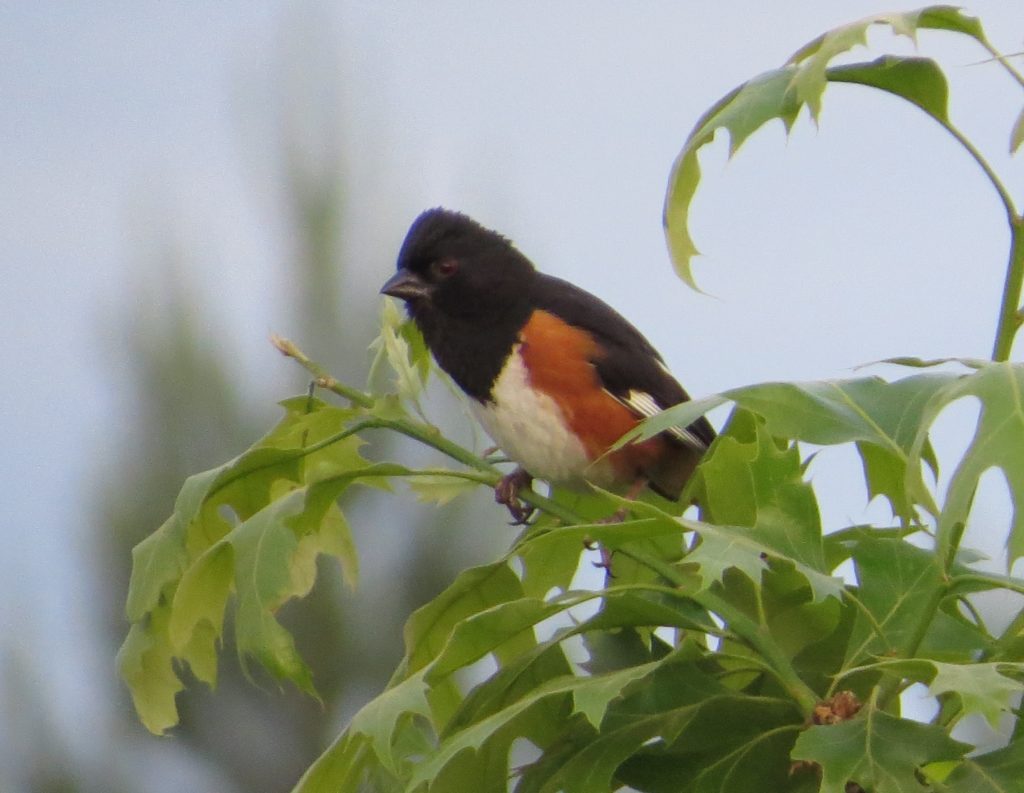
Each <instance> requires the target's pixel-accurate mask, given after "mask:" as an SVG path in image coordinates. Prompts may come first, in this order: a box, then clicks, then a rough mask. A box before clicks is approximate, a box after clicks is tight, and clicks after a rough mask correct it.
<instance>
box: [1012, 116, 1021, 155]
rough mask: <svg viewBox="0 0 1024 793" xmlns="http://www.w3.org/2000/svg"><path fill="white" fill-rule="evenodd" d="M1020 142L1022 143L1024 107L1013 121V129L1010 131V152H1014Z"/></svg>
mask: <svg viewBox="0 0 1024 793" xmlns="http://www.w3.org/2000/svg"><path fill="white" fill-rule="evenodd" d="M1022 143H1024V109H1022V110H1021V111H1020V115H1019V116H1017V120H1016V121H1015V122H1014V123H1013V130H1012V131H1011V132H1010V154H1016V153H1017V149H1019V148H1020V145H1021V144H1022Z"/></svg>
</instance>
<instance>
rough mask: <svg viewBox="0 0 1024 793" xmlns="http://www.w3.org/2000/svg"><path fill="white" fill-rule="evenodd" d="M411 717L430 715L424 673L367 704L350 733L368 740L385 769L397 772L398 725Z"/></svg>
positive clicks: (350, 728)
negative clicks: (395, 743) (395, 748)
mask: <svg viewBox="0 0 1024 793" xmlns="http://www.w3.org/2000/svg"><path fill="white" fill-rule="evenodd" d="M412 714H416V715H419V716H423V717H424V718H429V717H430V715H431V714H430V706H429V704H428V703H427V684H426V682H425V681H424V679H423V673H422V672H421V673H418V674H414V675H411V676H410V677H407V678H406V679H405V680H403V681H402V682H400V683H398V684H397V685H395V686H392V687H391V688H389V689H388V690H387V691H385V692H384V693H382V694H380V695H379V696H377V697H376V698H374V699H372V700H371V701H370V702H369V703H368V704H366V705H364V706H363V707H362V708H361V709H360V711H359V712H358V713H356V715H355V716H354V717H353V719H352V724H351V725H350V726H349V729H348V732H349V733H351V734H352V735H365V736H366V737H367V738H369V740H370V746H371V747H372V748H373V751H374V753H375V754H376V755H377V757H378V758H379V759H380V761H381V763H382V764H383V765H384V767H385V768H386V769H387V770H388V771H391V772H392V773H396V772H397V771H398V761H397V758H396V757H395V754H394V751H393V748H394V737H395V732H396V726H397V725H398V723H399V721H400V720H402V719H405V718H407V717H408V716H410V715H412Z"/></svg>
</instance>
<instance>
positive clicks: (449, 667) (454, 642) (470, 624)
mask: <svg viewBox="0 0 1024 793" xmlns="http://www.w3.org/2000/svg"><path fill="white" fill-rule="evenodd" d="M594 597H597V595H596V594H591V593H587V594H585V595H582V596H575V597H563V598H559V599H557V600H555V601H551V602H545V601H543V600H538V599H536V598H522V599H520V600H512V601H509V602H507V603H499V604H498V605H496V606H492V607H491V608H489V609H485V610H483V611H480V612H477V613H476V614H473V615H471V616H469V617H467V618H466V619H464V620H463V621H461V622H460V623H458V624H457V625H456V626H455V629H454V630H453V631H452V632H451V635H450V637H449V639H448V642H447V643H446V645H445V647H444V649H443V650H442V651H441V653H440V654H439V655H438V656H437V658H436V659H435V661H434V662H433V663H432V664H431V665H430V667H429V668H428V672H427V679H428V680H429V681H430V682H431V683H434V682H435V681H437V680H438V679H440V678H442V677H444V676H445V675H450V674H451V673H452V672H454V671H455V670H456V669H459V668H460V667H463V666H467V665H468V664H471V663H473V662H474V661H476V660H478V659H480V658H482V657H483V656H484V655H486V654H487V653H490V652H496V653H497V655H498V657H499V658H501V657H502V655H503V654H506V655H507V656H509V657H515V656H517V655H520V654H522V653H523V652H525V651H527V650H529V649H530V648H532V647H533V646H534V645H535V644H536V643H537V642H536V637H535V636H534V633H533V626H535V625H536V624H537V623H539V622H542V621H544V620H545V619H548V618H549V617H552V616H554V615H555V614H558V613H559V612H562V611H565V610H566V609H568V608H571V607H572V606H574V605H578V604H579V603H582V602H585V601H587V600H590V599H592V598H594ZM517 640H518V641H517ZM510 645H511V646H510ZM499 648H501V649H502V650H504V653H502V651H501V650H499Z"/></svg>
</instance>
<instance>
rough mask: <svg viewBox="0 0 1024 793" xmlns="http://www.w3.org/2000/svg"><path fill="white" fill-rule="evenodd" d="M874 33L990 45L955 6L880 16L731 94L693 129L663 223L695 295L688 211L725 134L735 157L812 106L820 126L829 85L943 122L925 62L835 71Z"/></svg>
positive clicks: (938, 92)
mask: <svg viewBox="0 0 1024 793" xmlns="http://www.w3.org/2000/svg"><path fill="white" fill-rule="evenodd" d="M872 25H888V26H889V27H890V28H891V29H892V30H893V32H894V33H897V34H901V35H905V36H909V37H910V38H914V37H915V36H916V33H917V31H918V30H919V29H922V28H931V29H938V30H947V31H950V32H956V33H961V34H963V35H967V36H970V37H972V38H974V39H976V40H977V41H979V42H982V43H984V34H983V32H982V29H981V25H980V23H979V22H978V20H977V19H975V18H974V17H969V16H966V15H964V14H963V13H961V12H960V11H959V10H958V9H956V8H954V7H952V6H930V7H928V8H923V9H919V10H917V11H908V12H904V13H895V14H878V15H875V16H870V17H866V18H864V19H861V20H858V21H856V22H852V23H849V24H846V25H841V26H840V27H837V28H835V29H834V30H830V31H828V32H827V33H824V34H822V35H821V36H818V37H817V38H815V39H814V40H813V41H811V42H809V43H808V44H806V45H804V46H803V47H801V48H800V49H799V50H798V51H797V52H796V53H794V55H793V56H792V57H791V58H790V59H789V61H788V62H787V63H786V64H785V65H784V66H783V67H782V68H780V69H776V70H774V71H770V72H766V73H764V74H761V75H759V76H757V77H755V78H753V79H752V80H750V81H748V82H746V83H744V84H743V85H741V86H739V87H738V88H736V89H734V90H733V91H731V92H729V93H728V94H726V95H725V96H724V97H723V98H722V99H720V100H719V101H718V102H716V103H715V104H714V105H713V106H712V107H711V109H710V110H708V112H707V113H705V114H704V115H703V116H702V117H701V118H700V119H699V120H698V122H697V124H696V125H695V126H694V128H693V130H692V131H691V132H690V134H689V136H688V137H687V139H686V142H685V144H684V145H683V149H682V151H681V152H680V153H679V156H678V157H676V160H675V163H673V166H672V172H671V174H670V176H669V185H668V191H667V193H666V195H665V205H664V210H663V223H664V226H665V236H666V242H667V244H668V249H669V253H670V254H671V257H672V261H673V264H674V265H675V268H676V272H677V273H678V274H679V277H680V278H682V279H683V281H685V282H686V283H687V284H688V285H689V286H691V287H692V288H694V289H696V288H697V287H696V284H695V282H694V279H693V273H692V270H691V260H692V259H693V257H694V256H696V255H697V254H698V251H697V247H696V245H695V244H694V242H693V240H692V238H691V236H690V232H689V228H688V225H689V211H690V205H691V204H692V202H693V196H694V194H695V193H696V191H697V185H698V183H699V182H700V176H701V172H700V165H699V163H698V159H697V156H698V152H699V151H700V149H701V148H703V147H704V146H706V145H707V144H708V143H710V142H711V141H712V140H713V139H714V136H715V132H716V131H717V130H719V129H726V130H728V132H729V135H730V149H729V156H730V157H731V156H733V155H734V154H735V153H736V151H737V149H739V147H740V146H741V145H742V143H743V141H745V140H746V139H747V138H748V137H749V136H750V135H751V134H752V133H753V132H755V131H756V130H757V129H759V128H760V127H762V126H763V125H764V124H766V123H767V122H769V121H772V120H773V119H779V120H780V121H782V122H783V124H784V126H785V128H786V130H787V131H788V130H790V129H791V128H792V126H793V124H794V123H795V121H796V118H797V116H798V114H799V112H800V110H801V109H802V108H803V107H804V106H806V107H807V108H808V110H809V112H810V114H811V117H812V119H814V120H815V121H817V119H818V117H819V115H820V113H821V106H822V97H823V95H824V92H825V87H826V85H827V84H828V82H830V81H841V82H858V83H861V84H863V85H868V86H872V87H875V88H879V89H881V90H884V91H887V92H889V93H892V94H895V95H896V96H900V97H901V98H903V99H906V100H907V101H910V102H912V103H913V104H915V105H917V106H918V107H920V108H922V109H923V110H925V111H926V112H928V113H929V114H931V115H932V116H933V117H935V118H937V119H939V120H940V121H944V120H945V118H946V110H945V104H946V103H945V93H946V89H945V78H944V77H943V76H942V73H941V71H939V70H938V68H937V67H935V66H934V64H933V63H932V62H931V61H926V60H925V59H922V58H897V57H890V58H887V59H880V60H878V61H875V62H874V63H869V64H856V65H854V66H841V67H832V68H829V63H830V62H831V61H832V60H833V59H834V58H835V57H836V56H838V55H841V54H842V53H845V52H848V51H849V50H851V49H853V48H854V47H857V46H861V45H864V44H866V42H867V30H868V28H869V27H871V26H872Z"/></svg>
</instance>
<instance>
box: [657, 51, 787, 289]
mask: <svg viewBox="0 0 1024 793" xmlns="http://www.w3.org/2000/svg"><path fill="white" fill-rule="evenodd" d="M794 73H795V69H793V68H784V69H778V70H776V71H773V72H766V73H765V74H762V75H760V76H758V77H755V78H753V79H752V80H750V81H749V82H747V83H744V84H743V85H741V86H740V87H739V88H736V89H735V90H733V91H731V92H730V93H729V94H727V95H726V96H724V97H722V98H721V99H720V100H719V101H718V102H717V103H716V104H715V105H714V106H713V107H712V108H711V109H710V110H708V112H707V113H705V114H704V115H703V116H701V118H700V119H699V120H698V121H697V124H696V125H695V126H694V128H693V130H692V131H691V132H690V134H689V136H688V137H687V139H686V143H685V145H684V146H683V150H682V151H681V152H680V153H679V156H678V157H676V160H675V162H674V163H673V165H672V172H671V174H670V176H669V182H668V183H669V187H668V193H667V194H666V195H665V206H664V209H663V214H662V222H663V224H664V227H665V239H666V242H667V243H668V249H669V253H670V254H671V256H672V261H673V263H674V265H675V268H676V272H677V273H678V275H679V277H680V278H682V279H683V281H685V282H686V283H687V284H688V285H689V286H690V287H691V288H692V289H697V283H696V281H694V278H693V272H692V270H691V268H690V261H691V260H692V259H693V257H694V256H696V255H697V254H698V253H699V251H698V250H697V247H696V246H695V245H694V243H693V240H692V239H691V237H690V231H689V228H688V217H689V212H690V204H691V203H692V201H693V196H694V195H695V194H696V192H697V185H698V183H699V182H700V176H701V173H700V163H699V162H698V160H697V153H698V152H699V151H700V149H701V148H702V147H703V146H705V145H707V144H708V143H710V142H711V141H712V140H714V137H715V133H716V132H717V131H718V130H719V129H725V130H727V131H728V132H729V155H730V156H732V155H733V154H735V153H736V151H737V149H739V147H740V146H741V145H742V144H743V141H745V140H746V139H747V138H748V137H749V136H750V135H751V133H753V132H754V131H755V130H757V129H758V128H759V127H761V126H762V125H763V124H765V123H767V122H768V121H771V120H772V119H774V118H778V119H781V120H782V122H783V123H784V124H785V126H786V129H787V130H788V129H789V128H790V127H791V126H792V125H793V122H794V121H796V116H797V113H798V112H799V110H800V105H799V104H798V103H797V101H796V99H795V97H794V96H793V95H792V93H791V92H790V91H789V86H790V81H791V80H792V78H793V75H794Z"/></svg>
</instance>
